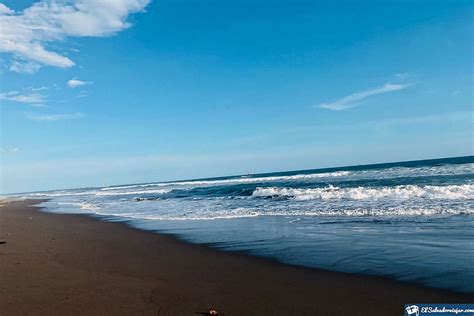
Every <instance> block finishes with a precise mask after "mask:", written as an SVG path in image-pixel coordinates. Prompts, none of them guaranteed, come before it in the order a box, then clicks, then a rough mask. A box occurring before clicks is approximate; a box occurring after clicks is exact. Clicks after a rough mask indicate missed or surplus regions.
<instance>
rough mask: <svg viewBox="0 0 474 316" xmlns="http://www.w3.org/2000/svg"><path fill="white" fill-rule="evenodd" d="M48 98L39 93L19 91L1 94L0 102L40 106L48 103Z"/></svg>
mask: <svg viewBox="0 0 474 316" xmlns="http://www.w3.org/2000/svg"><path fill="white" fill-rule="evenodd" d="M46 100H47V96H46V95H44V94H41V93H38V92H31V91H30V92H27V93H20V92H19V91H9V92H0V102H2V101H10V102H18V103H26V104H31V105H36V106H40V105H43V104H44V103H46Z"/></svg>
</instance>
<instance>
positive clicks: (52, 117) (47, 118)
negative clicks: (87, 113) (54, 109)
mask: <svg viewBox="0 0 474 316" xmlns="http://www.w3.org/2000/svg"><path fill="white" fill-rule="evenodd" d="M26 117H27V118H28V119H30V120H32V121H37V122H53V121H62V120H75V119H80V118H83V117H84V114H82V113H79V112H77V113H65V114H48V115H37V114H31V113H29V114H27V115H26Z"/></svg>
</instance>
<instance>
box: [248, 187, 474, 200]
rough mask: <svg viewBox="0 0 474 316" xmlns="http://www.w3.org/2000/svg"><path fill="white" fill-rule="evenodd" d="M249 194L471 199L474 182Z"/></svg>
mask: <svg viewBox="0 0 474 316" xmlns="http://www.w3.org/2000/svg"><path fill="white" fill-rule="evenodd" d="M252 196H253V197H285V198H293V199H295V200H334V199H349V200H366V199H380V198H392V199H410V198H429V199H449V200H454V199H461V200H463V199H472V198H473V197H474V185H472V184H464V185H447V186H432V185H427V186H418V185H399V186H395V187H381V188H368V187H357V188H339V187H334V186H328V187H324V188H313V189H293V188H278V187H269V188H257V189H256V190H255V191H254V192H253V193H252Z"/></svg>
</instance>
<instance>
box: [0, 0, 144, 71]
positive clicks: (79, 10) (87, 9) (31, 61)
mask: <svg viewBox="0 0 474 316" xmlns="http://www.w3.org/2000/svg"><path fill="white" fill-rule="evenodd" d="M149 2H150V0H120V1H96V0H74V1H54V0H41V1H38V2H35V3H33V4H32V5H31V6H30V7H28V8H26V9H24V10H23V11H20V12H15V11H14V10H12V9H10V8H8V7H7V6H6V5H4V4H1V3H0V52H4V53H9V54H11V55H12V63H11V66H10V70H11V71H16V72H25V73H33V72H35V71H36V70H38V69H39V68H40V67H41V66H45V65H47V66H54V67H60V68H69V67H72V66H74V65H75V62H74V61H73V60H71V59H70V58H69V57H67V56H65V55H64V54H62V53H60V52H56V51H53V49H52V48H51V47H52V46H51V45H49V44H50V43H53V42H60V41H63V40H64V39H65V38H67V37H105V36H112V35H114V34H116V33H117V32H120V31H122V30H124V29H126V28H128V27H130V25H131V24H130V23H129V22H127V19H128V16H129V15H130V14H132V13H136V12H140V11H143V10H144V9H145V7H146V6H147V5H148V3H149Z"/></svg>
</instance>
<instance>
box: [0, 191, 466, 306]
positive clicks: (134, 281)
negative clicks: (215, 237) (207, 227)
mask: <svg viewBox="0 0 474 316" xmlns="http://www.w3.org/2000/svg"><path fill="white" fill-rule="evenodd" d="M39 201H40V200H24V201H8V200H7V201H4V202H1V201H0V204H4V206H3V207H0V241H6V243H5V244H0V260H1V261H0V314H1V315H15V314H23V313H31V312H32V311H35V314H50V313H51V312H54V313H61V314H84V313H85V314H103V313H107V314H137V313H138V314H157V313H159V314H160V315H192V314H196V313H198V314H199V313H203V312H206V311H207V310H208V308H209V307H211V306H212V307H215V308H216V309H217V310H218V311H220V312H222V313H224V314H225V315H293V314H295V315H314V314H326V315H346V314H351V315H370V314H379V315H400V314H401V313H402V312H403V306H404V304H407V303H415V302H419V303H421V302H426V303H432V302H440V303H441V302H443V303H456V302H458V303H466V302H469V301H471V302H472V300H473V295H469V294H462V293H457V292H451V291H447V290H440V289H433V288H427V287H423V286H420V285H414V284H410V283H402V282H398V281H395V280H391V279H388V278H385V277H379V276H365V275H360V274H348V273H343V272H334V271H327V270H320V269H315V268H307V267H301V266H294V265H288V264H285V263H281V262H279V261H277V260H274V259H270V258H261V257H254V256H252V255H250V254H246V253H245V252H229V251H221V250H218V249H215V248H212V247H209V246H207V245H200V244H191V243H188V242H186V241H184V240H182V239H179V238H177V237H176V236H174V235H171V234H163V233H156V232H152V231H145V230H141V229H138V228H135V227H132V226H130V225H128V224H127V223H126V222H110V221H103V220H100V219H99V218H94V216H90V215H84V214H53V213H47V212H41V211H40V207H37V206H31V205H33V204H37V203H39Z"/></svg>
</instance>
